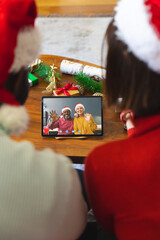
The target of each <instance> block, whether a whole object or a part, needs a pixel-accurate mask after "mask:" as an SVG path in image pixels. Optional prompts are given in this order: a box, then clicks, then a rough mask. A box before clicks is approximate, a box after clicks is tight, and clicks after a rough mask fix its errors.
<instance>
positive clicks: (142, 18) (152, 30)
mask: <svg viewBox="0 0 160 240" xmlns="http://www.w3.org/2000/svg"><path fill="white" fill-rule="evenodd" d="M115 11H116V14H115V26H116V27H117V32H116V35H117V37H118V38H119V39H120V40H121V41H123V42H124V43H125V44H126V45H127V46H128V51H131V52H132V53H133V54H134V55H135V56H136V57H137V58H138V59H140V60H141V61H143V62H145V63H146V64H147V66H148V67H149V68H150V69H151V70H153V71H155V72H158V73H160V1H159V0H120V1H119V2H118V4H117V6H116V8H115Z"/></svg>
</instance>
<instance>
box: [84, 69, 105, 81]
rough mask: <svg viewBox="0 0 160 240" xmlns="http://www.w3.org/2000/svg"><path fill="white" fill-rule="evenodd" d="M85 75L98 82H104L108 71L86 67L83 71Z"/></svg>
mask: <svg viewBox="0 0 160 240" xmlns="http://www.w3.org/2000/svg"><path fill="white" fill-rule="evenodd" d="M83 73H84V74H86V75H87V76H90V77H93V78H94V79H96V80H99V81H100V80H102V79H105V76H106V70H105V69H102V68H96V67H92V66H88V65H86V66H85V67H84V69H83Z"/></svg>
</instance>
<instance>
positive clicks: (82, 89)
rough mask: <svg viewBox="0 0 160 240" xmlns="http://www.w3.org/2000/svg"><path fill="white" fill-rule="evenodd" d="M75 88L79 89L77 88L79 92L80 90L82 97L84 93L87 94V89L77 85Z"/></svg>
mask: <svg viewBox="0 0 160 240" xmlns="http://www.w3.org/2000/svg"><path fill="white" fill-rule="evenodd" d="M75 87H77V88H78V90H79V92H80V94H81V95H83V94H84V92H85V89H84V87H82V86H81V85H75Z"/></svg>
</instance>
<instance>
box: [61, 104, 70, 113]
mask: <svg viewBox="0 0 160 240" xmlns="http://www.w3.org/2000/svg"><path fill="white" fill-rule="evenodd" d="M65 110H69V111H70V112H72V110H71V109H70V108H69V107H67V106H65V107H64V108H62V114H63V112H64V111H65Z"/></svg>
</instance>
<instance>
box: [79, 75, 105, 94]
mask: <svg viewBox="0 0 160 240" xmlns="http://www.w3.org/2000/svg"><path fill="white" fill-rule="evenodd" d="M74 80H75V81H76V82H77V83H79V84H80V85H81V86H82V87H84V88H85V89H86V90H87V91H89V92H92V93H96V92H101V93H102V92H103V82H102V81H100V82H97V81H95V80H93V79H92V78H91V77H89V76H87V75H86V74H84V73H82V72H81V73H79V74H77V75H75V76H74Z"/></svg>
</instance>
